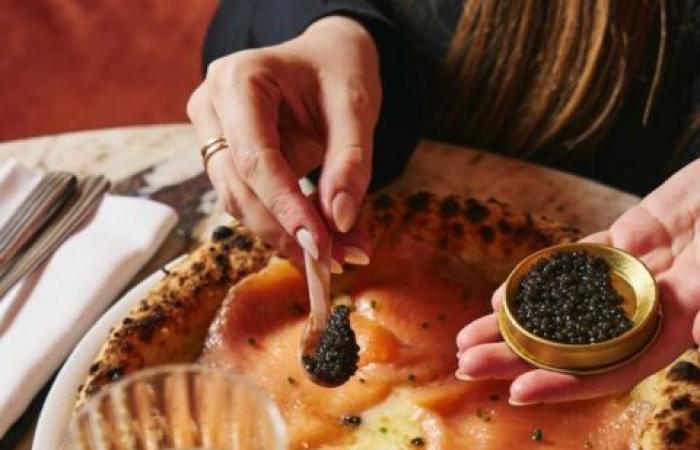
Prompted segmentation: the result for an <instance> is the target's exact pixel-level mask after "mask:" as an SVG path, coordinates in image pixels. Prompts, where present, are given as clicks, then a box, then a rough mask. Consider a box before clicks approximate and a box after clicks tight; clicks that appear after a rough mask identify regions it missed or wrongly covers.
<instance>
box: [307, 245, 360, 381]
mask: <svg viewBox="0 0 700 450" xmlns="http://www.w3.org/2000/svg"><path fill="white" fill-rule="evenodd" d="M325 254H326V255H330V249H328V252H326V253H325ZM326 259H328V261H326V262H328V263H329V262H330V256H326ZM304 265H305V267H306V280H307V284H308V288H309V303H310V307H311V308H310V309H311V312H310V314H309V318H308V320H307V322H306V326H305V327H304V332H303V334H302V336H301V363H302V365H303V366H304V369H305V370H306V373H307V374H308V375H309V377H310V379H311V381H313V382H314V383H316V384H318V385H320V386H324V387H336V386H340V385H341V384H343V383H345V382H346V381H347V380H348V379H349V378H350V377H351V376H353V375H354V374H355V371H356V370H357V361H358V360H359V351H360V348H359V347H358V345H357V341H356V338H355V332H354V331H353V330H352V328H351V327H350V308H349V307H347V306H345V305H340V306H337V307H336V308H335V309H333V311H331V302H330V264H324V263H323V262H321V261H317V260H316V259H314V258H313V257H312V256H311V255H309V254H308V253H306V252H304Z"/></svg>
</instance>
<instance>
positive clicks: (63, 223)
mask: <svg viewBox="0 0 700 450" xmlns="http://www.w3.org/2000/svg"><path fill="white" fill-rule="evenodd" d="M109 186H110V182H109V180H108V179H107V178H105V177H103V176H102V175H96V176H90V177H87V178H84V179H82V180H80V181H79V182H78V185H77V193H76V195H75V196H74V197H73V198H72V199H71V201H70V202H69V203H68V204H67V205H65V206H64V207H63V209H62V210H61V211H60V212H59V214H58V216H57V217H56V218H55V219H54V220H53V221H52V222H51V223H49V224H48V226H47V227H46V229H45V230H44V232H43V233H42V234H41V235H40V236H39V237H38V238H37V239H36V241H34V243H33V244H32V245H31V246H30V247H29V248H28V249H27V250H26V252H24V253H22V254H20V255H17V256H16V257H15V258H14V260H12V261H11V264H9V265H7V266H6V267H5V269H4V270H3V271H2V272H0V299H2V298H3V297H4V296H5V294H7V292H8V291H9V290H10V289H11V288H12V286H14V285H15V284H16V283H17V282H18V281H19V280H21V279H22V278H23V277H24V276H25V275H26V274H28V273H31V272H32V271H34V270H35V269H36V268H37V267H39V265H41V263H43V262H44V261H45V260H46V259H47V258H48V257H49V256H50V255H51V254H52V253H53V252H54V251H55V250H56V249H57V248H58V247H59V246H60V245H61V244H62V243H63V242H64V241H65V240H66V239H67V238H68V237H69V236H70V235H71V234H72V233H73V232H74V231H76V230H77V229H78V228H79V227H80V225H82V224H83V222H84V221H85V220H86V219H87V218H88V217H90V215H92V213H93V212H95V210H96V209H97V206H98V205H99V203H100V200H101V199H102V196H103V195H104V193H105V192H107V190H108V189H109Z"/></svg>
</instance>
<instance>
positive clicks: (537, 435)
mask: <svg viewBox="0 0 700 450" xmlns="http://www.w3.org/2000/svg"><path fill="white" fill-rule="evenodd" d="M543 437H544V434H543V433H542V429H540V428H535V429H534V430H532V433H531V434H530V439H532V440H533V441H537V442H539V441H541V440H542V438H543Z"/></svg>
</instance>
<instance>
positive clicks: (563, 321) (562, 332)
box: [514, 250, 632, 344]
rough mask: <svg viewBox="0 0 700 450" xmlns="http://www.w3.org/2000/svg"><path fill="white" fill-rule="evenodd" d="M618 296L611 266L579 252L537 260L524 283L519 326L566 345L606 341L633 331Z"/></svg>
mask: <svg viewBox="0 0 700 450" xmlns="http://www.w3.org/2000/svg"><path fill="white" fill-rule="evenodd" d="M622 303H623V298H622V296H621V295H620V294H619V293H618V292H617V291H615V289H614V288H613V286H612V282H611V278H610V266H609V265H608V263H607V262H606V261H605V260H604V259H603V258H601V257H599V256H595V255H591V254H590V253H588V252H586V251H583V250H579V251H574V252H566V251H561V252H556V253H554V254H553V255H552V256H550V257H549V258H542V259H540V260H539V261H537V262H536V263H535V264H534V265H533V266H532V268H531V269H530V270H529V271H528V273H527V274H526V275H525V276H524V277H523V278H522V279H521V280H520V284H519V286H518V292H517V295H516V297H515V303H514V306H515V314H516V319H517V321H518V322H519V323H520V324H521V325H522V326H523V327H525V328H526V329H527V330H528V331H530V332H531V333H534V334H536V335H537V336H540V337H543V338H545V339H549V340H552V341H556V342H562V343H566V344H589V343H594V342H601V341H606V340H608V339H612V338H614V337H616V336H619V335H621V334H622V333H624V332H625V331H627V330H629V329H630V328H631V327H632V322H631V321H630V320H629V319H628V318H627V317H626V316H625V312H624V310H623V309H622Z"/></svg>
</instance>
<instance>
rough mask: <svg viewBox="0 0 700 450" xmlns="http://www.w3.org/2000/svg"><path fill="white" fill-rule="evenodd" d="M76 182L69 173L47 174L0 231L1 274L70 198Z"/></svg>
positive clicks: (73, 176)
mask: <svg viewBox="0 0 700 450" xmlns="http://www.w3.org/2000/svg"><path fill="white" fill-rule="evenodd" d="M76 183H77V179H76V177H75V175H73V174H71V173H68V172H50V173H47V174H46V175H44V177H43V178H42V179H41V180H40V181H39V184H38V185H37V186H36V187H35V188H34V189H33V190H32V192H30V194H29V196H28V197H27V198H26V199H25V200H24V201H23V202H22V204H21V205H20V206H19V208H18V209H17V211H15V213H14V214H13V215H12V216H11V217H10V219H9V220H8V221H7V223H6V224H5V226H4V227H3V228H2V229H0V273H2V271H3V270H5V265H6V264H8V263H9V262H10V261H11V260H12V258H14V257H15V256H16V255H17V253H19V251H20V250H21V249H22V248H24V246H25V245H26V244H27V242H29V240H30V239H31V238H32V237H34V236H36V235H37V233H38V232H39V231H40V230H41V229H42V227H44V226H45V225H46V224H47V223H49V221H50V220H51V219H52V218H53V217H54V216H55V215H56V213H57V212H58V211H59V210H60V209H61V207H62V206H63V205H64V204H65V203H66V202H67V201H68V199H70V198H71V196H72V195H73V193H74V192H75V186H76Z"/></svg>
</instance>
